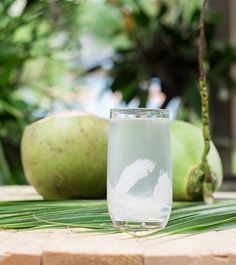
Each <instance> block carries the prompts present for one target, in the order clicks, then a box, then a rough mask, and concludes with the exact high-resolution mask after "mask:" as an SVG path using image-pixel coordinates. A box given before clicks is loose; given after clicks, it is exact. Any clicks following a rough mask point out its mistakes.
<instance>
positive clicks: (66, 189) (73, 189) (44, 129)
mask: <svg viewBox="0 0 236 265" xmlns="http://www.w3.org/2000/svg"><path fill="white" fill-rule="evenodd" d="M107 126H108V121H107V120H106V119H102V118H99V117H97V116H94V115H89V114H87V113H82V114H81V112H80V113H78V112H69V113H62V114H59V115H58V114H57V115H53V116H49V117H47V118H44V119H42V120H40V121H37V122H35V123H33V124H31V125H29V126H27V127H26V129H25V132H24V135H23V138H22V161H23V166H24V171H25V175H26V177H27V179H28V180H29V182H30V183H31V184H32V185H33V186H34V187H35V189H36V190H37V191H38V192H39V193H40V194H41V195H42V196H43V197H45V198H46V199H60V198H103V197H105V194H106V166H107ZM171 144H172V160H173V195H174V199H175V200H197V199H202V181H203V177H202V175H203V172H202V171H201V170H199V169H198V170H196V169H197V168H198V166H199V165H200V162H201V155H202V151H203V137H202V132H201V130H200V129H198V128H197V127H195V126H193V125H191V124H189V123H186V122H182V121H174V122H171ZM208 160H209V163H210V166H211V170H212V173H213V177H214V188H215V189H217V188H218V187H219V186H220V184H221V182H222V165H221V160H220V157H219V154H218V152H217V150H216V148H215V146H214V144H213V143H211V150H210V153H209V155H208Z"/></svg>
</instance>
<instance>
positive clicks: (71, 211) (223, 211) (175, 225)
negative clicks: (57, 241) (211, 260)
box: [0, 199, 236, 236]
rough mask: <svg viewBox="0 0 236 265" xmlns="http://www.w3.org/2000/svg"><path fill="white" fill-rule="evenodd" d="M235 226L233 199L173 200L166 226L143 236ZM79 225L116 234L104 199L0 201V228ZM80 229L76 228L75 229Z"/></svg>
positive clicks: (89, 230)
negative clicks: (207, 200)
mask: <svg viewBox="0 0 236 265" xmlns="http://www.w3.org/2000/svg"><path fill="white" fill-rule="evenodd" d="M231 227H236V199H234V200H217V201H216V202H215V203H214V204H213V205H205V204H203V203H199V202H198V203H197V202H193V203H190V202H177V203H174V206H173V210H172V214H171V218H170V221H169V223H168V225H167V227H166V228H164V229H161V230H157V231H155V230H154V231H152V232H148V233H146V234H145V236H154V235H168V234H180V233H184V234H186V233H200V232H205V231H209V230H221V229H228V228H231ZM45 228H47V229H48V228H83V229H82V230H81V232H83V233H84V232H86V233H90V232H99V233H118V232H120V230H118V229H117V228H115V227H113V226H112V224H111V220H110V217H109V214H108V210H107V203H106V201H105V200H70V201H65V200H61V201H36V200H35V201H10V202H0V229H16V230H24V229H45ZM79 231H80V230H79Z"/></svg>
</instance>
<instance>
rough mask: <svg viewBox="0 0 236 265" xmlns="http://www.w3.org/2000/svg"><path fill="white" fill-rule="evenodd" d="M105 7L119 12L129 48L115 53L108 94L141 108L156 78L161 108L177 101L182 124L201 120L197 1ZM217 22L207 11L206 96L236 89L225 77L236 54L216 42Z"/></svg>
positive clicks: (215, 15)
mask: <svg viewBox="0 0 236 265" xmlns="http://www.w3.org/2000/svg"><path fill="white" fill-rule="evenodd" d="M107 3H108V4H110V5H111V6H113V8H114V7H116V10H120V14H122V16H123V21H124V25H123V29H122V34H124V35H125V38H126V39H127V40H128V41H127V42H128V43H129V44H128V45H127V47H116V49H115V56H114V57H113V67H112V69H111V71H110V73H109V74H110V76H111V77H112V79H111V80H112V81H111V84H109V88H111V89H112V90H113V91H121V92H122V95H123V100H124V101H125V102H127V103H128V102H130V101H131V100H132V99H133V98H138V99H139V100H140V107H145V106H146V102H147V97H148V89H147V87H148V85H147V84H148V82H149V81H150V80H151V78H153V77H159V78H160V79H161V82H162V84H161V86H162V90H163V92H164V93H165V94H166V101H165V102H164V104H163V106H162V107H163V108H164V107H166V105H167V104H168V103H169V101H170V100H171V99H172V98H173V97H176V96H180V97H181V99H182V111H181V112H180V116H181V118H182V119H186V120H189V119H191V117H192V116H193V115H192V114H191V113H193V114H194V113H196V114H197V115H200V108H201V106H200V96H199V93H198V35H199V31H198V22H199V15H200V4H201V1H188V2H186V1H181V0H175V1H164V0H163V1H152V2H151V1H129V2H127V1H122V0H117V1H112V0H110V1H107ZM97 16H98V14H97ZM220 21H221V17H220V15H219V14H218V13H217V12H215V11H214V10H211V9H208V11H207V16H206V23H205V27H206V39H207V53H206V62H205V64H206V69H207V78H208V82H209V86H210V88H211V92H210V93H215V94H219V93H220V90H221V89H225V88H226V89H231V88H232V87H234V86H235V84H236V82H235V79H234V77H233V75H232V73H231V71H230V68H231V67H232V66H233V64H235V62H236V48H235V47H234V46H232V45H231V44H230V43H229V41H224V40H221V39H217V38H216V34H215V33H216V30H217V26H218V24H219V23H220ZM94 27H95V28H96V27H98V25H94ZM110 32H113V33H114V32H120V29H119V27H117V26H116V25H114V28H113V30H112V29H111V27H110ZM110 38H112V34H110ZM144 81H145V82H144ZM185 109H187V111H185ZM190 114H191V115H190Z"/></svg>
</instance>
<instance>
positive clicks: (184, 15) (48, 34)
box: [0, 0, 236, 184]
mask: <svg viewBox="0 0 236 265" xmlns="http://www.w3.org/2000/svg"><path fill="white" fill-rule="evenodd" d="M199 5H200V1H198V0H192V1H188V3H187V4H186V1H184V0H172V1H167V0H166V1H160V0H157V1H151V0H150V1H145V0H107V1H95V0H88V1H79V0H65V1H46V0H45V1H37V0H3V1H1V3H0V184H16V183H17V184H24V183H25V182H26V180H25V178H24V174H23V171H22V166H21V161H20V148H19V146H20V139H21V135H22V132H23V129H24V127H25V126H26V125H27V124H28V123H30V122H32V121H34V120H36V119H39V118H41V117H44V116H45V115H46V114H47V113H48V112H51V111H54V110H55V109H57V107H58V104H59V105H60V108H62V109H63V108H73V104H72V103H73V100H72V99H71V98H73V91H74V90H75V88H76V87H77V82H78V78H80V77H81V76H84V75H87V74H88V73H91V72H93V71H96V70H98V69H101V68H103V65H104V62H103V61H96V60H95V59H96V58H94V61H95V63H94V64H93V65H86V64H83V63H81V62H80V51H81V40H82V38H83V36H84V35H86V34H87V35H90V36H92V38H93V39H95V40H96V42H97V43H100V44H101V45H104V46H109V47H110V48H111V50H112V53H111V54H112V56H111V57H110V58H108V59H109V62H110V63H111V65H112V67H111V68H109V70H106V73H107V75H108V76H110V79H109V80H110V82H109V83H107V85H106V86H105V87H104V90H106V89H111V90H112V91H120V92H122V95H123V100H124V101H125V102H127V103H128V102H130V101H131V100H132V99H133V98H138V99H139V100H140V101H139V102H140V106H145V104H146V102H147V97H148V89H147V88H146V85H144V84H147V83H148V82H149V81H150V79H151V78H152V77H157V76H158V77H159V78H160V79H161V81H162V89H163V92H164V93H165V94H166V96H167V98H166V101H165V102H164V104H163V107H165V106H166V105H167V104H168V102H169V101H170V100H171V99H172V98H173V97H175V96H180V97H181V109H180V111H179V113H178V115H179V118H181V119H185V120H189V121H191V122H197V120H198V117H199V114H200V101H199V100H200V99H199V94H198V90H197V78H198V64H197V40H198V19H199V14H200V10H199ZM95 11H96V12H95ZM219 22H220V16H219V14H217V13H216V12H215V11H214V10H208V12H207V18H206V36H207V43H208V48H207V54H206V66H207V72H208V80H209V83H210V88H211V92H210V93H220V91H221V90H222V89H227V90H229V89H231V88H232V87H233V85H234V84H235V80H234V79H233V77H232V76H231V74H230V71H229V69H230V67H231V65H232V64H233V63H235V61H236V51H235V48H234V47H232V46H231V45H230V44H229V43H228V42H225V41H222V40H219V39H216V38H215V31H216V28H217V25H218V23H219ZM92 59H93V58H92ZM144 81H145V82H146V83H145V82H144ZM59 94H60V95H61V94H62V95H63V96H60V97H59V96H58V95H59ZM68 95H69V96H68ZM68 98H69V99H68ZM212 115H213V114H212Z"/></svg>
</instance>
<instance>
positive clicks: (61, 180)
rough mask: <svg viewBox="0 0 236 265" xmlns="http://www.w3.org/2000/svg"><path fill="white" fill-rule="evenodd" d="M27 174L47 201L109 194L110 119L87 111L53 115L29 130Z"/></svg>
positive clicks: (24, 145) (25, 152)
mask: <svg viewBox="0 0 236 265" xmlns="http://www.w3.org/2000/svg"><path fill="white" fill-rule="evenodd" d="M21 151H22V162H23V167H24V172H25V175H26V177H27V179H28V181H29V182H30V184H32V185H33V186H34V188H35V189H36V190H37V191H38V192H39V193H40V194H41V195H42V196H43V197H44V198H46V199H64V198H102V197H104V196H105V194H106V167H107V120H105V119H102V118H99V117H97V116H94V115H89V114H87V113H84V112H79V113H78V112H65V113H60V114H57V115H52V116H49V117H47V118H44V119H42V120H39V121H37V122H34V123H33V124H31V125H29V126H27V127H26V129H25V131H24V134H23V138H22V146H21Z"/></svg>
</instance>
